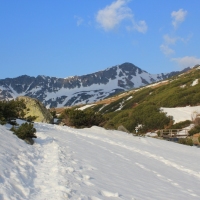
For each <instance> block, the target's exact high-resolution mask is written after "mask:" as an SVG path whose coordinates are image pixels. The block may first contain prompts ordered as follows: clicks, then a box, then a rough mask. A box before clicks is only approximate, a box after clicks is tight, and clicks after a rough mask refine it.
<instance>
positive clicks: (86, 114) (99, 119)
mask: <svg viewBox="0 0 200 200" xmlns="http://www.w3.org/2000/svg"><path fill="white" fill-rule="evenodd" d="M61 118H62V119H63V120H64V122H65V124H67V125H69V126H74V127H77V128H82V127H91V126H94V125H95V126H103V123H104V122H105V117H103V115H102V114H100V113H95V112H94V111H93V110H91V109H87V110H77V109H66V110H65V111H64V113H62V115H61Z"/></svg>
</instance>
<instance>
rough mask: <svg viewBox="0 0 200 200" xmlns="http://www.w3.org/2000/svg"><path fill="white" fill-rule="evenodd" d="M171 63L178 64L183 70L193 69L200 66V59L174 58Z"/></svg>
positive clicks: (189, 57) (192, 57) (193, 57)
mask: <svg viewBox="0 0 200 200" xmlns="http://www.w3.org/2000/svg"><path fill="white" fill-rule="evenodd" d="M171 61H173V62H176V63H177V64H178V65H179V66H180V67H181V68H185V67H193V66H194V65H196V64H200V58H196V57H195V56H185V57H182V58H172V59H171Z"/></svg>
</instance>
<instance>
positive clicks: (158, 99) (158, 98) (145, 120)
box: [59, 66, 200, 133]
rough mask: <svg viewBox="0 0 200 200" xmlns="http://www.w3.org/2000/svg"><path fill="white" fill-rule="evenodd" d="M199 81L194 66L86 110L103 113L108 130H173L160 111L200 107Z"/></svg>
mask: <svg viewBox="0 0 200 200" xmlns="http://www.w3.org/2000/svg"><path fill="white" fill-rule="evenodd" d="M199 79H200V67H199V66H195V67H194V68H193V69H191V70H190V71H188V72H185V73H183V74H181V75H178V76H173V77H172V78H170V79H168V80H165V81H160V82H158V83H154V84H150V85H148V86H145V87H142V88H140V89H133V90H129V91H127V92H123V93H121V94H120V95H115V96H113V97H110V98H107V99H104V100H101V101H98V102H95V103H93V104H90V106H88V108H87V109H92V110H93V111H95V112H100V113H101V114H103V115H104V116H105V117H106V118H107V122H106V124H105V125H104V127H105V128H108V129H117V128H118V127H119V126H120V125H123V126H124V127H126V128H127V129H128V130H129V131H130V132H132V133H134V132H135V127H136V126H137V125H138V124H142V125H143V129H142V130H141V131H142V132H148V131H154V130H158V129H163V128H167V127H168V128H170V127H171V126H172V125H173V124H174V123H175V121H174V120H173V118H172V117H170V116H166V115H165V113H164V112H160V111H161V108H162V107H169V108H173V107H185V106H198V105H199V104H200V100H199V99H200V84H199ZM59 112H61V111H59ZM190 117H191V116H190Z"/></svg>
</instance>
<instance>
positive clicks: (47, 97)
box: [0, 63, 181, 107]
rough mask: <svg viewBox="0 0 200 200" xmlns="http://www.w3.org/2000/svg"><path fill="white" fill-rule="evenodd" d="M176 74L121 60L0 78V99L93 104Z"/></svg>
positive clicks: (61, 104)
mask: <svg viewBox="0 0 200 200" xmlns="http://www.w3.org/2000/svg"><path fill="white" fill-rule="evenodd" d="M179 73H181V72H171V73H168V74H163V73H162V74H149V73H148V72H146V71H144V70H142V69H140V68H138V67H136V66H135V65H133V64H131V63H124V64H122V65H117V66H114V67H111V68H108V69H106V70H104V71H99V72H96V73H93V74H88V75H83V76H74V77H69V78H55V77H48V76H37V77H36V78H35V77H29V76H26V75H23V76H20V77H17V78H6V79H1V80H0V100H3V99H13V98H16V97H18V96H29V97H32V98H37V99H38V100H40V101H41V102H42V103H43V104H44V105H45V106H47V107H63V106H71V105H76V104H86V103H93V102H95V101H99V100H101V99H105V98H107V97H109V96H111V95H114V94H117V93H119V92H122V91H126V90H129V89H132V88H138V87H141V86H145V85H148V84H150V83H153V82H157V81H161V80H164V79H166V78H169V77H171V76H173V75H176V74H179Z"/></svg>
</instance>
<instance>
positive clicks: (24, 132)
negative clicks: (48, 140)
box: [11, 122, 37, 140]
mask: <svg viewBox="0 0 200 200" xmlns="http://www.w3.org/2000/svg"><path fill="white" fill-rule="evenodd" d="M11 131H13V132H14V133H15V134H16V135H17V137H19V138H20V139H23V140H24V139H26V138H36V137H37V136H36V135H35V133H36V129H35V128H34V127H33V124H32V123H27V122H26V123H23V124H21V126H19V127H18V128H15V127H14V126H13V127H12V128H11Z"/></svg>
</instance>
